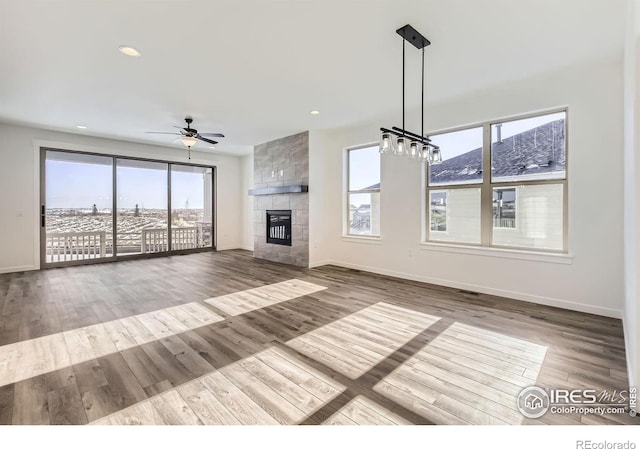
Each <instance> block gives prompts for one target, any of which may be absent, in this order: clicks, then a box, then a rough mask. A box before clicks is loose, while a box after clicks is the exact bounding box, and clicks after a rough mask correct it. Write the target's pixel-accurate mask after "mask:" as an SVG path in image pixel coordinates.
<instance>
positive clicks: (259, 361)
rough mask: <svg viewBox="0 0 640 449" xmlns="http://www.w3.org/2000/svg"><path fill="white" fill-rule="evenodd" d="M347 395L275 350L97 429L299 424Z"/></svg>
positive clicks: (133, 409)
mask: <svg viewBox="0 0 640 449" xmlns="http://www.w3.org/2000/svg"><path fill="white" fill-rule="evenodd" d="M344 390H345V387H344V386H342V385H340V384H339V383H338V382H336V381H334V380H333V379H331V378H330V377H328V376H326V375H324V374H322V373H320V372H319V371H317V370H316V369H314V368H312V367H311V366H309V365H308V364H306V363H304V362H302V361H300V360H299V359H297V358H294V357H292V356H291V355H289V354H288V353H287V352H286V351H284V350H281V349H278V348H275V347H272V348H269V349H267V350H265V351H262V352H260V353H258V354H255V355H253V356H251V357H247V358H245V359H243V360H240V361H238V362H236V363H233V364H231V365H228V366H225V367H224V368H222V369H220V370H219V371H216V372H213V373H210V374H207V375H205V376H202V377H200V378H198V379H195V380H192V381H190V382H187V383H185V384H183V385H180V386H178V387H177V388H172V389H170V390H168V391H165V392H163V393H160V394H158V395H156V396H154V397H153V398H151V399H148V400H146V401H143V402H140V403H138V404H135V405H133V406H131V407H128V408H125V409H123V410H120V411H118V412H116V413H114V414H112V415H109V416H107V417H105V418H102V419H99V420H97V421H95V422H93V424H98V425H102V424H296V423H300V422H302V421H304V420H305V418H307V417H309V416H311V415H313V414H314V413H315V412H316V411H317V410H319V409H320V408H322V407H323V406H324V405H325V404H327V403H329V402H330V401H331V400H332V399H333V398H335V397H336V396H338V395H339V394H340V393H342V392H343V391H344Z"/></svg>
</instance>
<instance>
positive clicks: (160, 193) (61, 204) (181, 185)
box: [40, 149, 215, 266]
mask: <svg viewBox="0 0 640 449" xmlns="http://www.w3.org/2000/svg"><path fill="white" fill-rule="evenodd" d="M41 158H42V162H41V171H42V174H41V197H42V206H41V207H42V210H41V212H42V216H41V218H40V219H41V226H42V232H41V240H42V244H41V259H42V264H43V266H52V265H53V266H58V265H76V264H81V263H91V262H94V261H97V260H96V259H103V260H108V259H110V258H111V259H119V258H124V257H126V258H130V257H136V256H137V257H143V256H145V255H150V254H159V253H171V252H176V251H179V252H190V251H197V250H206V249H213V248H214V235H215V234H214V227H213V223H214V220H213V218H214V211H213V207H214V201H213V185H214V178H213V173H214V169H213V168H212V167H204V166H197V165H188V164H172V163H169V162H161V161H149V160H140V159H133V158H124V157H117V156H103V155H95V154H86V153H77V152H69V151H62V150H50V149H46V150H45V149H43V150H41ZM114 211H115V214H114Z"/></svg>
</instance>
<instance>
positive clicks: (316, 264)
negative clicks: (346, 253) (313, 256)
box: [309, 260, 336, 268]
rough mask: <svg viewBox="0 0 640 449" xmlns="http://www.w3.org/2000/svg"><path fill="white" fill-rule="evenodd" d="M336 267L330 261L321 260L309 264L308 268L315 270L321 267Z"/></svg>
mask: <svg viewBox="0 0 640 449" xmlns="http://www.w3.org/2000/svg"><path fill="white" fill-rule="evenodd" d="M332 264H333V265H336V264H335V263H334V262H332V261H330V260H321V261H318V262H309V268H316V267H321V266H323V265H332Z"/></svg>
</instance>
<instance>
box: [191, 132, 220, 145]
mask: <svg viewBox="0 0 640 449" xmlns="http://www.w3.org/2000/svg"><path fill="white" fill-rule="evenodd" d="M195 138H196V139H198V140H202V141H203V142H207V143H210V144H211V145H215V144H217V143H218V142H216V141H215V140H209V139H206V138H204V137H202V136H201V135H199V134H198V135H197V136H195Z"/></svg>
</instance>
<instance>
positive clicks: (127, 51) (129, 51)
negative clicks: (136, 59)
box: [118, 45, 140, 56]
mask: <svg viewBox="0 0 640 449" xmlns="http://www.w3.org/2000/svg"><path fill="white" fill-rule="evenodd" d="M118 50H120V53H122V54H123V55H127V56H140V52H139V51H138V50H136V49H135V48H133V47H129V46H128V45H121V46H119V47H118Z"/></svg>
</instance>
